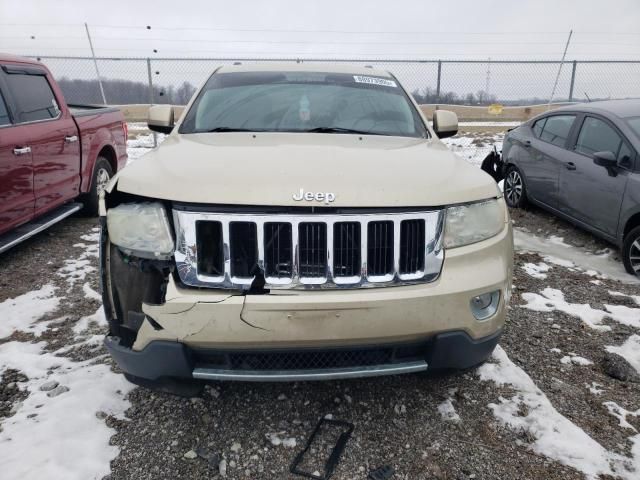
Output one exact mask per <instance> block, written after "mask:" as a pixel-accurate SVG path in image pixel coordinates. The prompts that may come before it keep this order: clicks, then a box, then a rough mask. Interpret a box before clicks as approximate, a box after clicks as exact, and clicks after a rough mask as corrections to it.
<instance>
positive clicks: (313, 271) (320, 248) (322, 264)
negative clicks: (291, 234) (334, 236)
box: [298, 223, 327, 277]
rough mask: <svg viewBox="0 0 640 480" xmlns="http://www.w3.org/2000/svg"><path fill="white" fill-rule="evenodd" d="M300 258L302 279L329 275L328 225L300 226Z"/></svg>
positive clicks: (311, 224)
mask: <svg viewBox="0 0 640 480" xmlns="http://www.w3.org/2000/svg"><path fill="white" fill-rule="evenodd" d="M298 245H299V247H298V249H299V251H298V257H299V262H300V266H299V269H300V272H299V274H300V276H301V277H325V276H326V275H327V225H326V224H325V223H301V224H300V225H299V226H298Z"/></svg>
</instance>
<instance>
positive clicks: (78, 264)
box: [58, 228, 100, 288]
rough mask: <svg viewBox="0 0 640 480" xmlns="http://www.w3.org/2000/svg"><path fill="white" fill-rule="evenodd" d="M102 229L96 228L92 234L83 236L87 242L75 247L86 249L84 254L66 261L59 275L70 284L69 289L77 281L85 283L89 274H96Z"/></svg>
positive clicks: (77, 244)
mask: <svg viewBox="0 0 640 480" xmlns="http://www.w3.org/2000/svg"><path fill="white" fill-rule="evenodd" d="M99 236H100V229H99V228H94V229H93V230H92V233H90V234H87V235H82V236H81V237H80V238H81V239H82V240H84V241H85V242H88V243H84V242H78V243H76V244H74V245H73V246H74V247H75V248H82V249H84V250H83V251H82V253H81V254H80V255H78V256H76V257H74V258H69V259H67V260H65V261H64V263H65V264H64V266H63V267H62V268H60V270H58V275H59V276H61V277H64V278H65V279H66V280H67V283H69V288H71V287H72V286H73V284H74V283H75V282H77V281H83V280H84V279H85V278H86V277H87V275H88V274H89V273H92V272H95V271H96V267H95V266H94V264H95V259H96V258H98V243H97V242H98V239H99Z"/></svg>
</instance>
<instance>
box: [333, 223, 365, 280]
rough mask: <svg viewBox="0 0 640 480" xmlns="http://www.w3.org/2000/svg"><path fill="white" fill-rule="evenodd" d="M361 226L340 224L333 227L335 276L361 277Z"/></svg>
mask: <svg viewBox="0 0 640 480" xmlns="http://www.w3.org/2000/svg"><path fill="white" fill-rule="evenodd" d="M360 248H361V244H360V224H359V223H358V222H340V223H336V224H334V226H333V276H334V277H357V276H360V271H361V263H362V262H361V260H360Z"/></svg>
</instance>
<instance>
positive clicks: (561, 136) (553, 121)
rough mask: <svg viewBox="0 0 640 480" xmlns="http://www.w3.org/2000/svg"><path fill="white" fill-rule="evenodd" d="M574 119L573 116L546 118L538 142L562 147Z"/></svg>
mask: <svg viewBox="0 0 640 480" xmlns="http://www.w3.org/2000/svg"><path fill="white" fill-rule="evenodd" d="M575 119H576V117H575V115H552V116H551V117H547V121H546V122H545V124H544V127H543V129H542V133H541V134H540V140H543V141H545V142H548V143H551V144H553V145H557V146H558V147H564V146H565V143H566V141H567V138H568V137H569V132H570V131H571V126H572V125H573V121H574V120H575Z"/></svg>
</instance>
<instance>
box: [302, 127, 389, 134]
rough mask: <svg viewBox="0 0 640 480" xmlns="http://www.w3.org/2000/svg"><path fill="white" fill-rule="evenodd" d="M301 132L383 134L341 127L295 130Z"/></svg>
mask: <svg viewBox="0 0 640 480" xmlns="http://www.w3.org/2000/svg"><path fill="white" fill-rule="evenodd" d="M297 131H300V132H303V133H352V134H354V135H384V133H377V132H370V131H365V130H354V129H352V128H341V127H316V128H310V129H309V130H297Z"/></svg>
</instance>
